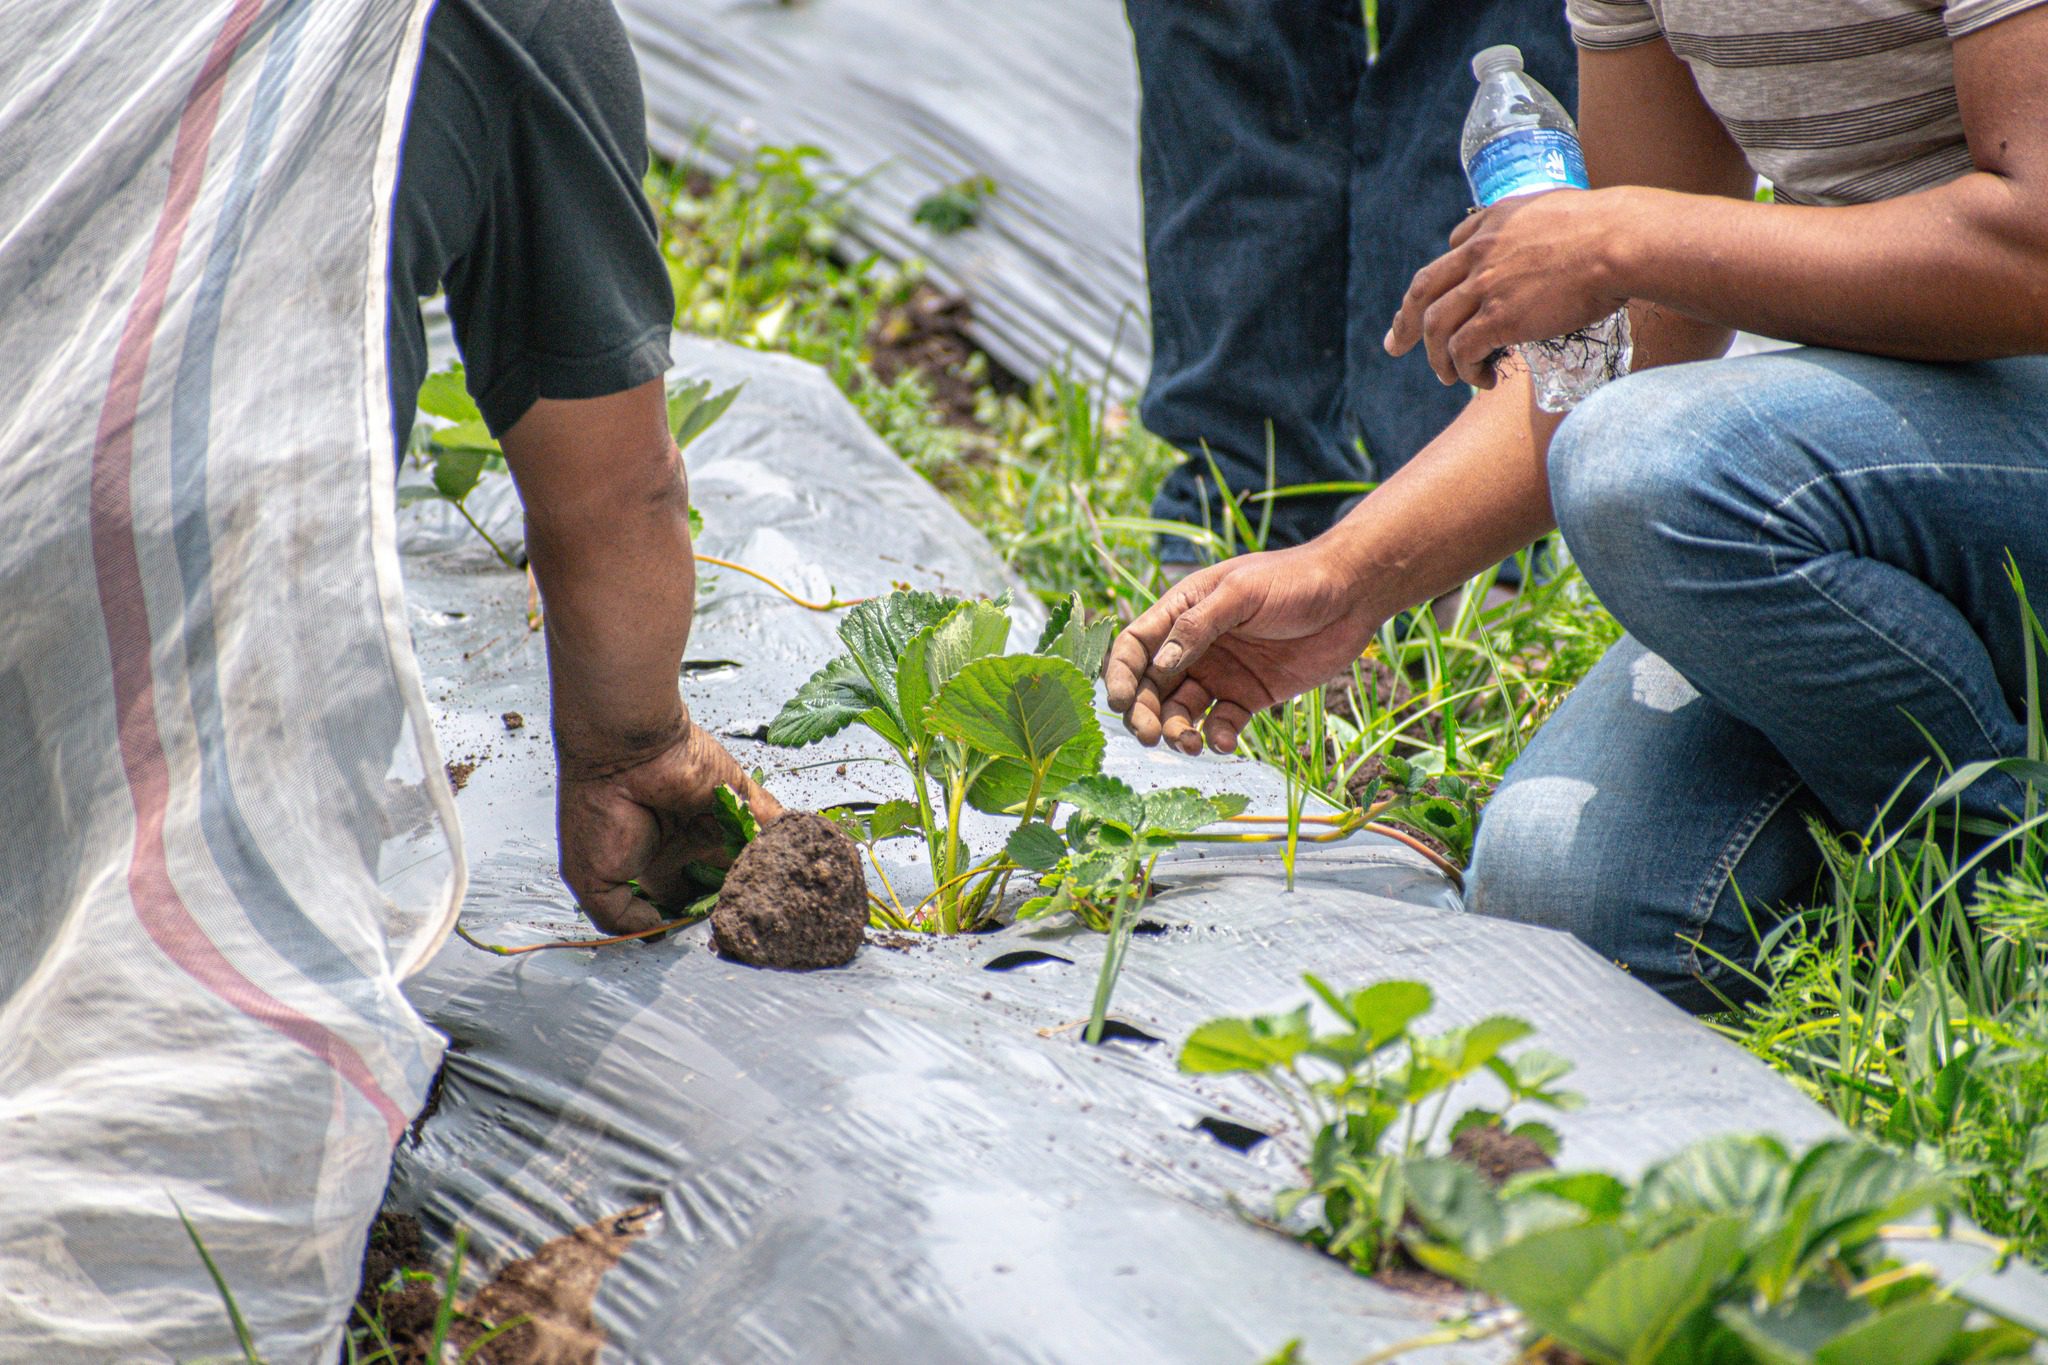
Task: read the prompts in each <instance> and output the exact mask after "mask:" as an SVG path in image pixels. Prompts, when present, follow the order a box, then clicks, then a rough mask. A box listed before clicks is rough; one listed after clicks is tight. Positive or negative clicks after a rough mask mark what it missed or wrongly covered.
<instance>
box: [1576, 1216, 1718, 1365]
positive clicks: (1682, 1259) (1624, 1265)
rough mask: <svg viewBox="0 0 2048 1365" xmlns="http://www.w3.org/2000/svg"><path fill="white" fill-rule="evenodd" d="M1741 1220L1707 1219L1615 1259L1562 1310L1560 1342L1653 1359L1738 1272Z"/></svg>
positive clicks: (1625, 1355)
mask: <svg viewBox="0 0 2048 1365" xmlns="http://www.w3.org/2000/svg"><path fill="white" fill-rule="evenodd" d="M1743 1223H1744V1220H1743V1219H1742V1218H1741V1217H1740V1216H1739V1215H1733V1214H1731V1215H1726V1216H1722V1217H1716V1218H1711V1219H1709V1220H1707V1221H1706V1222H1704V1223H1700V1224H1698V1225H1697V1226H1695V1227H1691V1228H1688V1229H1686V1230H1685V1231H1683V1232H1681V1233H1678V1234H1677V1235H1675V1236H1673V1237H1670V1238H1668V1239H1666V1240H1665V1241H1663V1242H1661V1243H1659V1244H1658V1245H1657V1246H1654V1247H1650V1248H1647V1249H1645V1250H1641V1251H1635V1252H1631V1253H1629V1254H1628V1255H1625V1256H1622V1257H1620V1258H1618V1259H1617V1260H1615V1261H1614V1263H1613V1264H1611V1265H1609V1266H1608V1267H1607V1268H1606V1269H1605V1270H1603V1271H1602V1272H1601V1273H1600V1274H1599V1275H1597V1276H1596V1277H1594V1279H1593V1281H1592V1282H1591V1283H1590V1284H1588V1285H1587V1286H1586V1288H1585V1290H1584V1292H1583V1293H1582V1294H1581V1295H1580V1296H1579V1299H1578V1302H1577V1303H1575V1304H1573V1305H1572V1307H1571V1308H1570V1310H1569V1311H1568V1312H1567V1314H1566V1321H1567V1323H1568V1324H1569V1325H1570V1327H1571V1333H1570V1335H1568V1336H1566V1337H1565V1340H1567V1341H1591V1342H1598V1343H1600V1344H1601V1345H1602V1346H1604V1347H1605V1349H1606V1350H1607V1352H1608V1353H1609V1354H1611V1355H1614V1356H1616V1357H1619V1358H1621V1359H1624V1360H1630V1361H1648V1360H1652V1359H1654V1358H1655V1357H1656V1355H1657V1353H1658V1352H1659V1351H1661V1350H1662V1349H1663V1347H1664V1344H1665V1343H1666V1342H1667V1341H1669V1340H1670V1339H1671V1336H1672V1334H1673V1333H1675V1332H1676V1331H1677V1330H1678V1328H1679V1325H1680V1324H1681V1323H1683V1322H1684V1321H1685V1320H1686V1318H1688V1317H1690V1316H1691V1315H1692V1314H1693V1313H1694V1312H1696V1311H1698V1310H1699V1309H1700V1308H1702V1307H1704V1306H1705V1305H1706V1304H1707V1303H1708V1302H1709V1301H1711V1300H1712V1298H1713V1297H1714V1294H1715V1291H1716V1290H1717V1289H1718V1288H1719V1287H1720V1284H1721V1282H1722V1280H1723V1279H1725V1278H1726V1277H1727V1276H1728V1275H1730V1274H1731V1273H1732V1272H1733V1271H1734V1270H1735V1267H1736V1265H1737V1263H1738V1262H1740V1260H1741V1259H1742V1233H1743ZM1592 1226H1595V1227H1602V1226H1607V1225H1605V1224H1593V1225H1592Z"/></svg>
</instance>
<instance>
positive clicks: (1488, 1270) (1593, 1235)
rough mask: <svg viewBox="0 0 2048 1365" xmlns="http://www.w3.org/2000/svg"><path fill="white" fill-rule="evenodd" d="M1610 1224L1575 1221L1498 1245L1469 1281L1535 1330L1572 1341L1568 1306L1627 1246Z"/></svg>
mask: <svg viewBox="0 0 2048 1365" xmlns="http://www.w3.org/2000/svg"><path fill="white" fill-rule="evenodd" d="M1628 1246H1629V1243H1628V1236H1627V1234H1626V1233H1624V1232H1623V1231H1622V1230H1621V1229H1620V1228H1619V1227H1617V1226H1615V1225H1614V1224H1613V1223H1580V1224H1575V1225H1570V1226H1566V1227H1560V1228H1552V1229H1550V1230H1548V1231H1545V1232H1537V1233H1532V1234H1530V1235H1529V1236H1527V1237H1524V1238H1521V1239H1520V1240H1519V1241H1514V1242H1510V1243H1508V1244H1507V1245H1506V1246H1503V1247H1502V1248H1501V1249H1500V1250H1498V1251H1496V1252H1494V1253H1493V1254H1492V1255H1491V1256H1488V1257H1487V1258H1486V1259H1485V1260H1483V1261H1481V1262H1480V1263H1479V1264H1478V1266H1476V1267H1475V1268H1474V1270H1473V1275H1472V1283H1474V1284H1475V1285H1477V1286H1478V1287H1479V1288H1480V1289H1483V1290H1485V1291H1486V1292H1487V1293H1489V1294H1491V1295H1493V1296H1494V1297H1495V1298H1497V1299H1501V1300H1504V1301H1505V1302H1507V1303H1511V1304H1513V1305H1514V1306H1515V1307H1516V1308H1519V1309H1520V1310H1521V1311H1522V1315H1523V1316H1524V1317H1526V1318H1527V1319H1528V1320H1529V1322H1530V1323H1531V1325H1533V1326H1534V1327H1535V1328H1536V1329H1537V1330H1538V1331H1542V1332H1548V1333H1550V1334H1551V1335H1553V1336H1558V1337H1561V1338H1563V1339H1565V1340H1566V1341H1570V1342H1577V1341H1578V1340H1580V1338H1579V1336H1578V1334H1577V1333H1576V1332H1574V1331H1572V1330H1571V1329H1570V1326H1569V1317H1570V1313H1571V1309H1572V1306H1573V1305H1574V1304H1576V1303H1577V1302H1578V1300H1579V1297H1580V1295H1582V1294H1583V1293H1584V1292H1585V1290H1586V1287H1587V1286H1589V1285H1591V1284H1592V1283H1593V1281H1594V1280H1596V1279H1598V1278H1599V1277H1600V1275H1601V1274H1602V1273H1603V1272H1604V1271H1606V1269H1607V1268H1608V1267H1609V1266H1611V1265H1613V1264H1614V1263H1615V1262H1616V1261H1617V1260H1619V1259H1620V1258H1621V1257H1622V1256H1623V1255H1625V1254H1626V1253H1627V1251H1628Z"/></svg>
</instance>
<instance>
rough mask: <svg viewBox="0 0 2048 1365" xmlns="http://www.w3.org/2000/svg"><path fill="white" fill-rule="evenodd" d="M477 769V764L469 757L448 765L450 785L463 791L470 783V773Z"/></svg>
mask: <svg viewBox="0 0 2048 1365" xmlns="http://www.w3.org/2000/svg"><path fill="white" fill-rule="evenodd" d="M475 771H476V764H475V763H474V762H472V761H470V760H468V759H464V760H463V761H462V762H460V763H450V764H449V765H448V785H449V786H451V787H453V788H455V790H457V791H461V790H462V789H463V788H464V787H466V786H468V785H469V775H470V774H471V773H473V772H475Z"/></svg>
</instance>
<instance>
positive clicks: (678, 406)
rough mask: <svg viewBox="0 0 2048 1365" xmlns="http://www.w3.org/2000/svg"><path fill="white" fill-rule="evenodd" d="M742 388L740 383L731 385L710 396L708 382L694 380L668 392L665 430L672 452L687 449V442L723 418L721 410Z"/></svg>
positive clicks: (731, 402)
mask: <svg viewBox="0 0 2048 1365" xmlns="http://www.w3.org/2000/svg"><path fill="white" fill-rule="evenodd" d="M745 387H746V385H744V384H735V385H734V386H733V387H731V388H729V389H727V390H726V391H725V392H724V393H721V394H717V395H715V396H714V395H713V394H712V392H711V382H710V381H709V380H698V381H696V382H695V383H690V384H684V385H682V386H680V387H678V388H675V389H672V390H671V391H670V392H669V396H668V431H669V435H670V437H671V438H673V439H674V441H675V443H676V449H678V450H686V449H688V448H689V445H690V442H692V441H694V440H696V439H697V438H698V437H699V436H702V435H703V434H704V433H705V431H707V430H708V429H709V428H710V426H711V424H712V423H713V422H716V421H717V420H718V419H719V418H721V417H723V416H724V415H725V410H726V409H727V408H729V407H731V406H732V405H733V400H734V399H736V398H738V397H739V396H740V390H741V389H743V388H745Z"/></svg>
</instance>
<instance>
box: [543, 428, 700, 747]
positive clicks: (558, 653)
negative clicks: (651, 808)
mask: <svg viewBox="0 0 2048 1365" xmlns="http://www.w3.org/2000/svg"><path fill="white" fill-rule="evenodd" d="M527 545H528V552H529V554H530V556H531V559H532V563H533V569H534V577H535V578H536V579H537V580H539V583H540V590H541V597H542V600H543V602H544V603H545V604H546V630H547V645H548V671H549V674H550V677H551V679H552V681H553V691H554V725H555V740H556V745H557V747H558V749H559V751H560V753H561V755H562V757H563V761H564V763H565V766H579V768H580V767H582V766H591V765H595V766H597V767H603V766H606V765H615V766H619V767H629V766H631V765H632V764H633V763H635V762H637V761H639V759H641V758H644V757H645V756H646V755H647V754H648V753H650V752H655V751H658V750H659V749H661V748H662V747H664V746H666V745H668V744H671V743H673V742H674V741H675V739H676V737H677V735H678V734H679V732H680V731H681V729H682V727H683V724H684V721H685V712H684V710H683V705H682V701H681V696H680V693H679V691H678V688H677V675H678V670H679V668H680V666H681V664H682V659H683V651H684V648H685V647H686V646H687V644H688V643H689V637H690V616H691V610H692V608H693V606H694V603H695V599H696V578H697V575H696V565H695V561H694V560H693V558H692V556H691V545H690V526H689V495H688V491H687V488H686V485H685V484H684V481H683V478H682V470H681V466H680V462H679V461H676V460H675V457H673V456H671V457H670V463H669V465H668V469H667V470H666V471H665V472H664V471H661V470H658V469H657V470H648V471H644V472H642V473H640V474H639V476H638V477H637V478H634V479H632V480H631V481H630V483H629V484H628V486H627V487H625V488H621V489H617V490H616V500H614V499H613V498H609V497H608V498H606V499H604V500H603V501H602V503H601V504H599V505H595V506H579V507H570V508H561V507H555V508H551V509H549V510H548V511H547V512H546V513H544V514H540V515H535V514H533V513H531V512H530V513H529V517H528V538H527Z"/></svg>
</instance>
